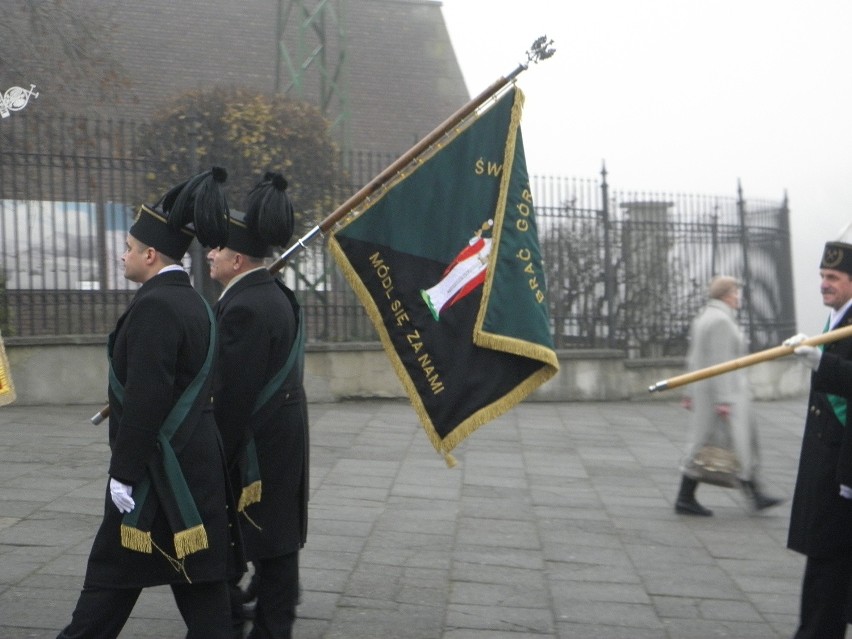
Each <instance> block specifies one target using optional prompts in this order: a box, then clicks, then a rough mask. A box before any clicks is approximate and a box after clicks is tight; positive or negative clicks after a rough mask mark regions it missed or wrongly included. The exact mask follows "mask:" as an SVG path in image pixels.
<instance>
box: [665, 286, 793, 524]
mask: <svg viewBox="0 0 852 639" xmlns="http://www.w3.org/2000/svg"><path fill="white" fill-rule="evenodd" d="M708 294H709V295H708V296H709V298H710V299H709V300H708V302H707V305H706V306H705V307H704V308H703V309H701V311H700V312H699V313H698V315H697V316H696V317H695V319H694V320H693V322H692V326H691V327H690V339H689V352H688V353H687V366H688V368H689V370H698V369H702V368H706V367H708V366H713V365H714V364H719V363H721V362H726V361H729V360H732V359H736V358H738V357H742V356H743V355H746V354H747V352H748V348H747V342H746V339H745V336H744V335H743V332H742V330H741V329H740V327H739V326H738V325H737V321H736V310H737V309H738V308H739V307H740V284H739V282H738V281H737V280H736V279H734V278H733V277H728V276H726V275H720V276H717V277H714V278H713V279H712V280H711V282H710V287H709V291H708ZM683 403H684V406H686V407H687V408H689V409H690V410H692V419H691V427H692V438H691V442H690V445H689V448H688V449H687V454H686V458H685V459H684V464H683V467H682V471H683V475H682V477H681V485H680V491H679V493H678V496H677V501H676V502H675V512H677V513H680V514H683V515H703V516H705V517H706V516H710V515H712V514H713V511H711V510H710V509H709V508H705V507H704V506H702V505H701V504H700V503H698V501H697V500H696V498H695V490H696V488H697V487H698V479H697V477H696V476H695V475H694V474H692V473H691V472H690V468H691V467H693V463H692V462H693V460H694V458H695V455H696V454H697V453H698V451H699V450H700V449H701V448H702V447H703V446H704V445H707V444H709V445H712V446H718V447H720V448H727V449H733V451H734V453H735V454H736V456H737V459H738V460H739V463H740V473H739V479H740V484H741V485H742V488H743V490H744V491H745V493H746V496H747V497H748V498H749V500H750V502H751V503H752V505H753V506H754V508H755V510H763V509H765V508H769V507H770V506H775V505H776V504H779V503H780V502H781V500H780V499H776V498H773V497H768V496H766V495H765V494H764V493H763V492H762V490H761V488H760V485H759V483H758V468H759V465H760V459H759V454H758V445H757V428H756V425H755V423H754V419H753V418H752V415H751V393H750V390H749V387H748V379H747V377H746V372H745V371H744V370H742V369H740V370H735V371H732V372H730V373H726V374H724V375H716V376H715V377H711V378H708V379H706V380H702V381H700V382H696V383H695V384H692V385H691V386H689V387H688V389H687V394H686V395H684V400H683Z"/></svg>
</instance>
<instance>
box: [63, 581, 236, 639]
mask: <svg viewBox="0 0 852 639" xmlns="http://www.w3.org/2000/svg"><path fill="white" fill-rule="evenodd" d="M171 587H172V593H173V594H174V597H175V603H176V604H177V607H178V610H179V611H180V614H181V616H182V617H183V620H184V621H185V622H186V627H187V629H188V630H187V633H186V639H232V637H233V634H232V631H231V615H230V607H229V605H228V585H227V583H226V582H224V581H217V582H211V583H201V584H172V586H171ZM141 592H142V589H141V588H92V587H90V586H86V587H84V588H83V591H82V592H81V593H80V598H79V599H78V600H77V607H76V608H75V609H74V614H73V615H72V617H71V623H70V624H69V625H68V627H66V628H65V630H63V631H62V632H61V633H60V634H59V637H58V638H57V639H115V638H116V637H118V635H119V633H120V632H121V629H122V628H123V627H124V624H125V623H127V618H128V617H130V613H131V612H133V606H134V605H135V604H136V600H137V599H138V598H139V593H141Z"/></svg>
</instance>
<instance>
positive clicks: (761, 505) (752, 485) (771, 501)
mask: <svg viewBox="0 0 852 639" xmlns="http://www.w3.org/2000/svg"><path fill="white" fill-rule="evenodd" d="M742 485H743V492H744V493H745V494H746V497H747V498H748V499H749V500H750V501H751V503H752V505H753V506H754V509H755V510H766V509H767V508H772V506H777V505H778V504H781V503H783V502H784V500H783V499H780V498H779V497H770V496H768V495H766V494H764V493H763V491H761V490H760V486H758V484H757V482H755V481H744V482H742Z"/></svg>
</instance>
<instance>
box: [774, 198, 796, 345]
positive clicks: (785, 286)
mask: <svg viewBox="0 0 852 639" xmlns="http://www.w3.org/2000/svg"><path fill="white" fill-rule="evenodd" d="M778 217H779V220H778V227H779V229H780V230H781V232H782V234H783V237H784V238H785V239H786V242H784V246H783V249H784V255H783V258H781V257H779V262H780V264H781V265H782V266H783V270H782V275H781V276H780V277H779V280H780V281H781V286H780V287H779V294H780V295H781V308H782V309H785V311H787V312H788V313H789V318H790V325H789V326H785V327H784V329H785V330H788V331H789V332H790V334H792V333H795V332H796V328H797V327H796V300H795V297H794V295H793V290H794V289H793V249H792V247H791V242H792V235H791V234H790V201H789V200H788V198H787V190H786V189H784V200H783V201H782V202H781V210H780V211H779V216H778ZM780 337H781V338H782V339H783V338H784V335H781V336H780Z"/></svg>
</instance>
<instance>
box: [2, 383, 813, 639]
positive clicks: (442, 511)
mask: <svg viewBox="0 0 852 639" xmlns="http://www.w3.org/2000/svg"><path fill="white" fill-rule="evenodd" d="M98 408H100V407H99V406H43V407H32V406H28V407H18V406H15V405H14V404H13V405H11V406H6V407H2V408H0V639H25V638H31V639H43V638H49V637H55V636H56V634H57V633H58V631H59V630H60V629H61V628H62V627H63V626H64V625H65V624H66V623H67V622H68V620H69V619H70V615H71V611H72V608H73V606H74V603H75V601H76V598H77V594H78V592H79V589H80V587H81V586H82V580H83V573H84V570H85V563H86V558H87V555H88V551H89V547H90V545H91V541H92V538H93V536H94V533H95V531H96V529H97V526H98V524H99V521H100V517H101V513H100V511H101V508H102V500H101V495H102V494H103V491H104V489H105V482H106V476H105V472H106V467H107V462H108V448H107V446H106V443H105V432H104V427H103V426H100V427H95V426H92V425H91V424H90V423H89V422H88V418H89V417H90V416H91V415H92V414H93V413H94V412H95V410H97V409H98ZM804 410H805V399H804V398H802V399H795V400H785V401H776V402H758V403H756V405H755V411H756V415H757V419H758V423H759V429H760V435H761V447H762V451H763V466H764V475H765V480H766V484H767V486H768V487H769V489H770V491H771V492H773V493H774V494H778V495H781V496H784V497H786V498H789V497H790V495H791V494H792V490H793V484H794V481H795V473H796V467H797V463H798V455H799V446H800V442H801V430H802V424H803V416H804ZM310 415H311V428H312V432H311V445H312V450H311V464H312V465H311V491H312V494H311V504H310V517H311V518H310V524H309V536H308V545H307V546H306V547H305V550H304V551H303V553H302V582H303V589H304V596H303V603H302V605H301V606H300V607H299V615H300V618H299V621H298V622H297V626H296V632H295V636H296V637H297V638H298V639H320V638H322V639H331V638H343V639H359V638H362V637H363V638H365V639H366V638H370V639H375V638H377V637H382V638H384V637H389V638H400V639H404V638H410V639H522V638H528V637H530V638H532V637H550V638H554V639H557V638H558V639H569V638H571V639H573V638H577V639H622V638H623V639H709V638H716V637H731V638H737V639H746V638H760V639H772V638H779V637H790V636H791V635H792V633H793V631H794V629H795V625H796V621H797V613H798V597H799V585H800V580H801V573H802V568H803V565H804V562H803V558H802V557H800V556H798V555H796V554H794V553H792V552H790V551H788V550H786V548H785V541H786V534H787V524H788V521H789V502H786V503H785V504H783V505H782V506H779V507H777V508H774V509H772V510H770V511H768V512H765V513H761V514H754V513H751V512H750V511H749V510H748V509H747V507H746V504H745V500H744V499H743V496H742V495H741V494H740V493H739V492H737V491H733V490H726V489H721V488H716V487H712V486H702V487H701V488H700V489H699V497H700V499H701V501H702V503H705V504H706V505H707V506H708V507H710V508H713V509H714V511H715V512H716V515H715V516H714V517H712V518H709V519H708V518H688V517H682V516H678V515H676V514H675V513H674V512H673V511H672V506H673V501H674V497H675V493H676V491H677V486H678V482H679V473H678V470H677V468H678V461H679V458H680V456H681V453H682V450H683V448H684V445H685V442H686V438H687V428H686V422H687V414H686V413H685V412H684V411H683V410H682V409H681V408H680V407H679V406H678V405H677V398H676V397H674V396H672V399H671V401H661V400H659V399H658V400H655V401H649V402H638V401H637V402H617V403H596V402H590V403H544V402H530V403H525V404H522V405H521V406H518V407H516V408H515V409H514V410H512V411H510V412H509V413H508V414H507V415H504V416H502V417H500V418H499V419H497V420H495V421H494V422H492V423H491V424H488V425H486V426H484V427H482V428H480V429H479V430H478V431H477V432H476V433H474V434H473V435H472V436H471V437H470V438H468V439H467V440H466V441H465V442H463V443H462V444H461V445H460V446H459V448H458V449H457V450H456V451H454V454H455V456H456V457H457V459H458V462H459V464H458V466H457V467H456V468H453V469H448V468H447V467H446V465H445V464H444V461H443V459H442V458H441V457H440V456H439V455H437V454H436V453H435V452H434V450H433V449H432V448H431V445H430V444H429V442H428V440H427V438H426V436H425V434H424V433H423V431H422V429H421V428H420V426H419V425H418V423H417V421H416V417H415V414H414V411H413V410H412V409H411V407H410V405H409V404H408V403H407V402H404V401H399V400H368V401H347V402H340V403H335V404H311V405H310ZM184 635H185V627H184V624H183V622H182V621H181V619H180V616H179V614H178V612H177V610H176V608H175V605H174V602H173V600H172V598H171V593H170V591H169V589H168V588H165V587H163V588H152V589H149V590H146V591H145V592H144V593H143V595H142V597H141V598H140V600H139V602H138V604H137V606H136V608H135V610H134V613H133V616H132V617H131V619H130V621H129V622H128V624H127V626H126V627H125V630H124V632H123V633H122V635H121V636H122V637H123V638H125V639H151V638H154V637H157V638H159V639H164V638H169V637H174V638H180V637H183V636H184Z"/></svg>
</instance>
